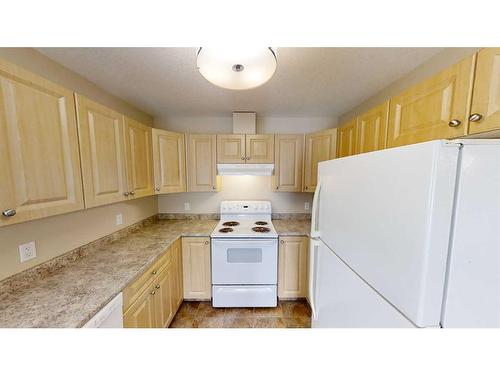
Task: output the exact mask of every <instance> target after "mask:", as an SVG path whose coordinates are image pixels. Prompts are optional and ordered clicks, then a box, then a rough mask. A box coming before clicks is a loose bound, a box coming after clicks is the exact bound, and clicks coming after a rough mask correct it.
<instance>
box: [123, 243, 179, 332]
mask: <svg viewBox="0 0 500 375" xmlns="http://www.w3.org/2000/svg"><path fill="white" fill-rule="evenodd" d="M181 263H182V260H181V250H180V240H177V241H176V242H175V243H174V244H172V245H171V246H170V247H169V248H168V249H167V251H166V252H165V254H164V255H162V256H161V258H160V260H158V261H157V262H156V263H155V264H154V265H153V266H152V267H150V268H149V269H148V270H147V271H146V272H145V273H144V274H142V275H141V276H139V277H138V278H137V279H136V280H135V281H134V282H133V283H132V284H130V285H129V286H128V287H127V288H125V290H124V291H123V295H124V305H123V308H124V311H125V312H124V315H123V325H124V327H125V328H166V327H168V326H169V325H170V322H171V321H172V319H173V318H174V316H175V313H176V312H177V309H178V308H179V306H180V304H181V303H182V287H181V286H180V285H182V278H181V277H182V272H180V267H181Z"/></svg>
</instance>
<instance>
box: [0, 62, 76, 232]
mask: <svg viewBox="0 0 500 375" xmlns="http://www.w3.org/2000/svg"><path fill="white" fill-rule="evenodd" d="M0 149H1V150H2V152H1V153H0V181H1V183H0V226H5V225H9V224H14V223H20V222H24V221H28V220H33V219H39V218H42V217H46V216H51V215H57V214H62V213H66V212H71V211H77V210H81V209H83V208H84V202H83V191H82V181H81V171H80V162H79V156H78V135H77V126H76V114H75V101H74V97H73V93H72V92H71V91H68V90H66V89H64V88H62V87H60V86H58V85H56V84H54V83H52V82H50V81H47V80H45V79H43V78H41V77H38V76H36V75H34V74H32V73H30V72H28V71H25V70H23V69H21V68H18V67H17V66H15V65H12V64H10V63H7V62H5V61H3V60H0Z"/></svg>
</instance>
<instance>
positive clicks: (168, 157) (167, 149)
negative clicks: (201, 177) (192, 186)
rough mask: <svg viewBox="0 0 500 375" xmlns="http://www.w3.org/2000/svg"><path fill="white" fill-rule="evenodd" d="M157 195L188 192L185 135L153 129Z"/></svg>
mask: <svg viewBox="0 0 500 375" xmlns="http://www.w3.org/2000/svg"><path fill="white" fill-rule="evenodd" d="M152 137H153V167H154V168H153V170H154V181H155V193H156V194H165V193H181V192H185V191H186V144H185V141H184V134H182V133H174V132H169V131H166V130H161V129H152Z"/></svg>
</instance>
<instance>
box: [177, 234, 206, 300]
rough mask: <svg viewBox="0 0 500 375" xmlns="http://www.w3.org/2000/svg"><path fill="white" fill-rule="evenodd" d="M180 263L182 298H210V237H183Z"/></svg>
mask: <svg viewBox="0 0 500 375" xmlns="http://www.w3.org/2000/svg"><path fill="white" fill-rule="evenodd" d="M182 264H183V277H184V299H190V300H208V299H210V298H211V297H212V276H211V268H210V238H209V237H183V238H182Z"/></svg>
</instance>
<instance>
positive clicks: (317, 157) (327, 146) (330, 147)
mask: <svg viewBox="0 0 500 375" xmlns="http://www.w3.org/2000/svg"><path fill="white" fill-rule="evenodd" d="M336 147H337V129H327V130H323V131H320V132H316V133H310V134H307V135H306V146H305V157H304V191H305V192H309V193H314V190H315V189H316V184H317V182H318V163H320V162H322V161H325V160H330V159H333V158H335V153H336Z"/></svg>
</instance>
